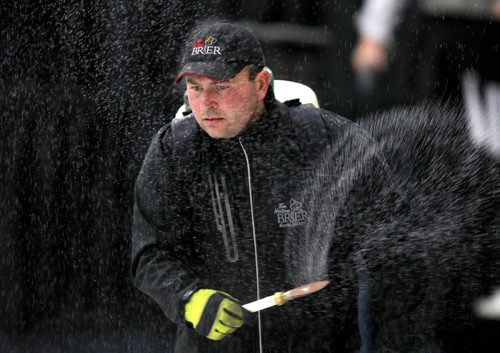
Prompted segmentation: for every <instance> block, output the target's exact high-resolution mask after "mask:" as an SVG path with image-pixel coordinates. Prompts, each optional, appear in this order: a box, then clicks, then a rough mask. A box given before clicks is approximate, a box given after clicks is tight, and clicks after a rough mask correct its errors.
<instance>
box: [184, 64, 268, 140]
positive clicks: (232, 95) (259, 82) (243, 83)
mask: <svg viewBox="0 0 500 353" xmlns="http://www.w3.org/2000/svg"><path fill="white" fill-rule="evenodd" d="M268 85H269V73H268V72H267V71H265V70H264V71H261V72H259V73H258V74H257V76H256V78H255V80H251V81H250V80H249V78H248V67H246V68H244V69H243V70H241V71H240V73H239V74H237V75H236V76H234V77H233V78H232V79H230V80H228V81H217V80H214V79H211V78H208V77H204V76H199V75H189V76H188V77H187V96H188V100H189V104H190V106H191V109H192V110H193V113H194V116H195V118H196V121H197V122H198V124H199V125H200V127H201V128H202V129H203V130H204V131H205V132H206V133H207V134H208V135H209V136H210V137H212V138H230V137H234V136H237V135H238V134H240V133H241V132H243V131H244V130H246V129H247V128H248V127H249V126H250V125H251V124H252V123H253V122H254V121H256V120H258V119H259V118H260V117H261V115H262V113H263V111H264V97H265V95H266V91H267V87H268Z"/></svg>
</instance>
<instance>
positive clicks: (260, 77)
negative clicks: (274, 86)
mask: <svg viewBox="0 0 500 353" xmlns="http://www.w3.org/2000/svg"><path fill="white" fill-rule="evenodd" d="M255 81H256V83H257V97H258V99H259V100H264V97H265V96H266V94H267V89H268V88H269V84H270V83H271V74H270V73H269V71H267V70H262V71H261V72H259V73H258V74H257V76H256V77H255Z"/></svg>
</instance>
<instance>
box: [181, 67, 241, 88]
mask: <svg viewBox="0 0 500 353" xmlns="http://www.w3.org/2000/svg"><path fill="white" fill-rule="evenodd" d="M246 65H247V64H246V63H220V62H192V63H188V64H186V65H184V67H183V68H182V70H181V71H180V72H179V74H178V75H177V77H176V78H175V80H174V84H176V85H177V84H178V83H179V81H180V80H182V78H183V77H184V76H187V75H200V76H205V77H209V78H212V79H214V80H217V81H226V80H230V79H232V78H233V77H234V76H236V75H237V74H238V73H239V72H240V71H241V70H242V69H243V68H244V67H245V66H246Z"/></svg>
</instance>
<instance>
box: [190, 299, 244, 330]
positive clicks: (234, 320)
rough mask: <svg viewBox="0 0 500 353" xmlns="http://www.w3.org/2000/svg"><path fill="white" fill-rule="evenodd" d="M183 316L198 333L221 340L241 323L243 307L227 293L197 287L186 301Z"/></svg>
mask: <svg viewBox="0 0 500 353" xmlns="http://www.w3.org/2000/svg"><path fill="white" fill-rule="evenodd" d="M184 318H185V319H186V321H187V322H188V323H191V324H192V325H193V328H194V329H195V330H196V331H197V332H198V333H199V334H201V335H203V336H205V337H208V338H209V339H211V340H221V339H223V338H224V337H225V336H226V335H228V334H230V333H232V332H234V331H236V329H238V328H240V327H241V326H242V325H243V309H242V308H241V305H240V304H239V303H238V300H237V299H235V298H233V297H232V296H230V295H229V294H226V293H224V292H219V291H216V290H213V289H199V290H197V291H196V292H194V293H193V295H191V297H190V298H189V300H188V302H187V303H186V306H185V307H184Z"/></svg>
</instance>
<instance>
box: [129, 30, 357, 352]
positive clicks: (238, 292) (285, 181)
mask: <svg viewBox="0 0 500 353" xmlns="http://www.w3.org/2000/svg"><path fill="white" fill-rule="evenodd" d="M264 65H265V61H264V56H263V53H262V50H261V46H260V44H259V42H258V41H257V39H256V38H255V37H254V36H253V34H251V33H250V32H249V31H248V30H246V29H244V28H241V27H239V26H236V25H233V24H228V23H216V24H211V25H202V26H200V27H198V28H197V29H195V31H194V32H193V33H192V35H191V36H190V37H189V38H188V41H187V43H186V48H185V52H184V58H183V62H182V69H181V71H180V73H179V75H178V76H177V78H176V80H175V83H176V84H177V83H179V82H181V81H182V80H184V81H185V83H186V89H187V97H188V101H189V105H190V107H191V109H192V114H189V115H187V116H186V117H184V118H183V119H175V120H174V121H172V123H170V124H167V125H166V126H165V127H163V128H162V129H161V130H160V131H159V132H158V133H157V134H156V136H155V137H154V139H153V141H152V144H151V146H150V149H149V151H148V154H147V156H146V158H145V161H144V164H143V167H142V170H141V173H140V175H139V177H138V180H137V183H136V189H135V206H134V225H133V249H132V267H133V275H134V281H135V284H136V285H137V286H138V288H139V289H140V290H141V291H143V292H145V293H146V294H148V295H149V296H151V297H152V298H153V299H154V300H155V301H156V302H157V303H158V304H159V306H160V307H161V309H162V310H163V311H164V312H165V314H166V316H167V317H168V318H169V319H170V320H171V321H173V322H174V323H176V324H177V338H176V342H175V347H174V352H182V353H190V352H204V353H206V352H306V351H307V352H328V351H330V350H331V349H332V345H334V346H335V349H336V350H335V351H336V352H351V351H354V348H356V347H355V346H356V344H355V343H353V342H354V341H355V337H356V333H355V329H354V327H355V325H356V320H355V318H356V311H355V309H353V307H354V304H355V301H356V294H355V289H354V287H355V286H349V285H346V286H345V287H343V288H341V287H340V284H341V283H343V281H342V278H348V277H349V278H352V276H351V275H352V273H351V275H348V274H346V273H342V274H341V275H340V274H339V280H338V281H335V283H334V284H332V285H331V286H329V287H327V288H329V290H325V291H323V292H322V293H324V294H322V295H318V296H317V297H315V299H314V300H312V299H311V300H307V299H303V300H302V301H297V302H292V303H290V304H287V305H285V306H283V307H274V308H270V309H267V310H265V311H262V312H259V313H248V312H245V311H244V310H243V309H242V308H241V304H244V303H248V302H252V301H255V300H257V299H259V298H262V297H265V296H268V295H272V294H273V293H275V292H277V291H281V290H286V289H290V288H293V287H294V286H297V285H298V284H299V283H298V282H297V283H296V282H295V280H294V275H295V274H294V273H291V272H290V271H288V272H287V269H289V268H298V269H299V271H300V269H301V268H304V267H303V266H301V265H300V264H297V263H294V264H293V265H292V267H290V266H289V265H290V263H292V262H294V261H295V260H294V259H293V258H292V257H293V256H289V258H288V259H285V253H287V254H289V255H290V254H292V253H293V252H294V251H296V252H297V251H298V252H299V253H301V254H299V255H301V256H302V255H303V253H304V252H305V253H308V251H309V252H310V251H311V250H310V248H308V247H307V246H294V245H293V244H292V246H291V247H290V248H289V249H285V247H286V246H285V243H286V241H288V242H290V241H291V240H290V239H293V238H292V237H290V236H289V235H288V234H289V233H288V232H289V231H293V233H294V234H295V235H297V234H298V235H300V234H301V232H304V229H305V228H304V227H305V225H306V223H307V220H308V218H309V217H311V218H314V215H310V214H308V212H309V210H308V207H309V205H308V204H304V203H303V202H302V199H303V197H302V196H301V195H302V194H301V190H302V189H303V188H304V185H305V184H306V183H308V182H309V181H308V180H307V175H308V173H310V172H311V171H312V170H313V167H314V164H313V160H314V159H315V157H316V156H318V155H319V154H320V153H321V152H322V151H323V150H324V149H326V148H327V146H329V145H331V144H333V142H334V141H338V140H342V139H341V137H342V136H344V135H345V134H346V133H347V132H349V133H350V134H353V135H356V136H361V137H360V138H363V139H365V136H364V135H363V136H362V134H358V133H357V131H358V130H357V129H356V127H355V126H354V125H353V124H351V123H350V122H349V121H347V120H346V119H343V118H341V117H339V116H337V115H335V114H332V113H329V112H326V111H323V110H319V109H315V108H313V107H312V106H301V105H299V104H297V102H294V103H293V104H292V103H289V104H288V105H287V104H282V103H280V102H278V101H276V100H275V99H274V94H273V90H272V87H271V86H270V81H271V77H270V73H269V71H267V70H264V69H263V68H264ZM343 141H344V142H345V139H343ZM301 239H302V240H303V239H304V238H301ZM295 245H301V244H299V243H297V244H295ZM302 245H303V244H302ZM325 245H328V246H329V245H331V244H330V243H328V244H325ZM326 248H328V247H326ZM290 249H292V250H290ZM336 249H337V248H336ZM310 255H311V257H310V258H313V259H314V258H315V257H314V256H315V255H316V254H310ZM301 256H297V258H299V257H301ZM302 257H303V256H302ZM295 266H296V267H295ZM347 268H349V269H350V270H352V271H354V270H353V269H352V267H348V266H347ZM315 271H316V270H315ZM318 271H319V270H318ZM313 272H314V271H313ZM319 272H321V271H319ZM297 275H298V273H297ZM316 275H318V276H323V278H324V277H325V276H328V277H329V278H332V277H331V276H332V275H331V274H326V275H325V273H317V274H316ZM350 283H351V284H352V282H350ZM302 284H304V283H302ZM340 289H342V290H340ZM334 290H338V293H333V292H332V291H334ZM306 308H307V309H306Z"/></svg>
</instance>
